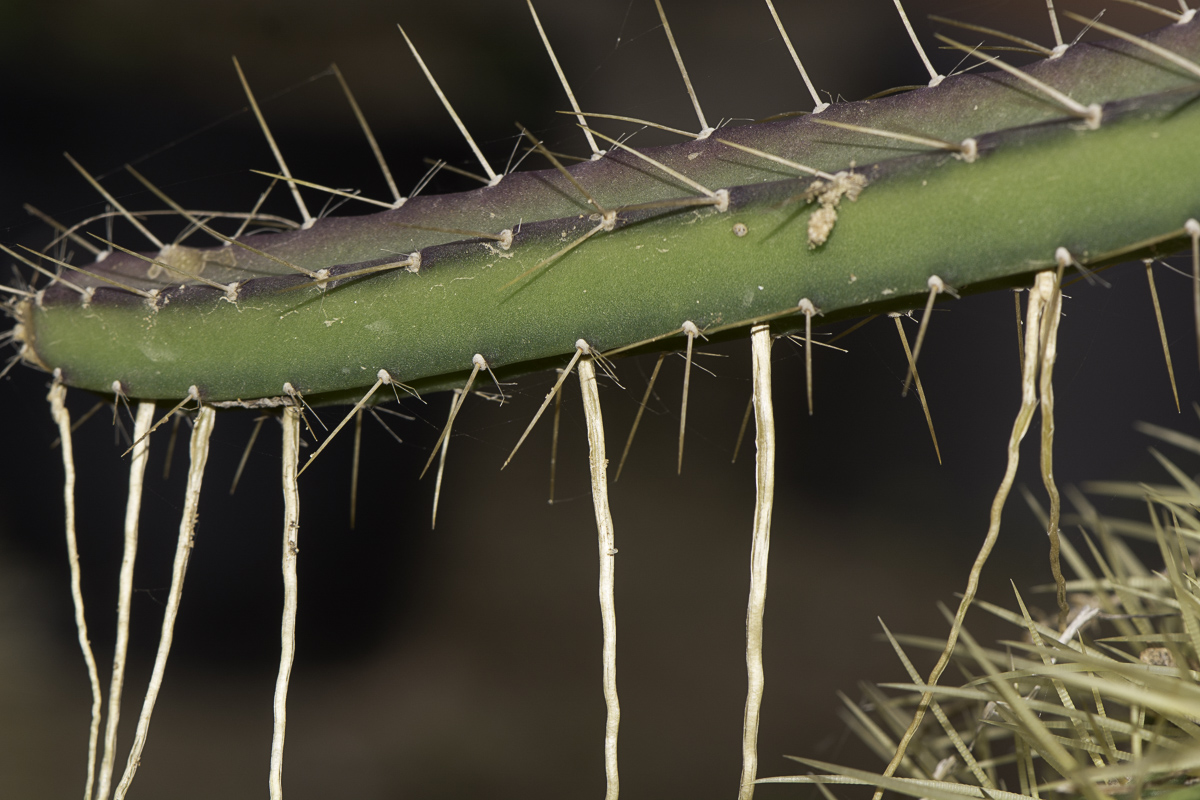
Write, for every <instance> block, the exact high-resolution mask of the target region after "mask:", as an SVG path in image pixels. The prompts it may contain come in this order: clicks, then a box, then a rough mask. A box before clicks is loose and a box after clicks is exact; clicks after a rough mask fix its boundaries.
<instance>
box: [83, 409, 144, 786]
mask: <svg viewBox="0 0 1200 800" xmlns="http://www.w3.org/2000/svg"><path fill="white" fill-rule="evenodd" d="M153 420H154V403H147V402H142V403H138V408H137V416H136V417H135V418H134V424H133V439H134V441H135V442H136V444H135V445H134V446H133V458H131V459H130V461H129V497H128V499H127V500H126V503H125V552H124V553H123V554H122V556H121V576H120V578H119V582H118V587H117V642H116V647H115V648H114V651H113V670H112V681H111V682H110V683H109V686H108V724H107V725H105V728H104V758H103V759H102V760H101V762H100V779H99V781H98V782H97V784H96V798H97V800H108V792H109V788H110V787H111V785H112V774H113V764H114V762H115V759H116V757H117V725H118V724H119V723H120V721H121V690H122V689H123V688H124V686H125V658H126V655H127V654H128V651H129V609H130V604H131V602H132V600H133V564H134V562H135V561H136V560H137V545H138V517H139V515H140V513H141V509H142V485H143V481H144V479H145V476H146V461H147V459H148V458H149V455H150V439H149V438H148V437H147V434H148V433H149V431H150V423H151V422H152V421H153Z"/></svg>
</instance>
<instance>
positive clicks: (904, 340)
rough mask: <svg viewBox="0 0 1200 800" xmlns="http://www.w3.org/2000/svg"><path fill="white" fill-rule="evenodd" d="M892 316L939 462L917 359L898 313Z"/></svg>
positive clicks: (938, 451)
mask: <svg viewBox="0 0 1200 800" xmlns="http://www.w3.org/2000/svg"><path fill="white" fill-rule="evenodd" d="M892 318H893V319H895V320H896V332H897V333H899V334H900V344H902V345H904V355H905V357H906V358H907V359H908V370H909V372H910V373H911V374H912V376H913V379H914V380H915V381H916V384H917V397H919V398H921V408H922V410H924V412H925V424H926V425H928V426H929V438H931V439H933V451H934V452H935V453H937V460H938V463H939V464H941V463H942V450H941V448H940V447H938V440H937V433H935V432H934V430H933V416H932V415H931V414H930V413H929V403H928V401H926V399H925V387H923V386H922V385H921V375H920V373H918V372H917V361H916V359H915V358H913V352H912V350H910V349H909V348H908V335H907V334H905V332H904V326H903V325H902V324H901V323H900V315H899V314H893V315H892Z"/></svg>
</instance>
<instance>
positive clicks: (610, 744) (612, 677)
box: [579, 358, 621, 800]
mask: <svg viewBox="0 0 1200 800" xmlns="http://www.w3.org/2000/svg"><path fill="white" fill-rule="evenodd" d="M579 387H580V390H581V391H582V393H583V410H584V414H585V415H586V416H587V429H588V456H589V459H588V460H589V462H590V464H591V473H592V505H593V507H594V508H595V512H596V532H597V533H598V534H599V535H598V545H599V552H600V619H601V622H602V624H603V627H604V656H603V658H604V703H605V705H606V706H607V707H608V721H607V722H606V723H605V726H604V774H605V776H606V778H607V783H608V789H607V791H606V792H605V795H604V797H605V800H617V795H618V794H619V792H620V779H619V777H618V774H617V730H618V729H619V728H620V725H621V704H620V702H619V701H618V699H617V606H616V598H615V596H614V592H613V586H614V581H613V578H614V575H615V569H616V555H617V549H616V547H615V546H614V543H613V521H612V512H611V511H610V509H609V506H608V458H607V456H606V455H605V452H604V418H603V417H602V416H601V414H600V391H599V388H598V387H597V385H596V366H595V363H594V362H593V361H592V359H590V358H585V359H583V360H582V361H580V362H579Z"/></svg>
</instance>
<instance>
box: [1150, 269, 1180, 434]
mask: <svg viewBox="0 0 1200 800" xmlns="http://www.w3.org/2000/svg"><path fill="white" fill-rule="evenodd" d="M1143 263H1144V264H1145V265H1146V280H1147V282H1149V284H1150V300H1151V301H1152V302H1153V303H1154V318H1155V319H1156V320H1157V321H1158V337H1159V339H1161V340H1162V348H1163V358H1165V359H1166V361H1167V377H1168V378H1170V379H1171V394H1173V395H1174V396H1175V412H1176V413H1179V411H1180V409H1179V389H1178V388H1177V387H1176V386H1175V366H1174V365H1173V364H1172V363H1171V346H1170V345H1169V344H1168V343H1167V328H1166V326H1165V325H1164V324H1163V315H1162V306H1160V305H1159V303H1158V289H1157V288H1156V287H1155V286H1154V259H1152V258H1147V259H1145V260H1144V261H1143Z"/></svg>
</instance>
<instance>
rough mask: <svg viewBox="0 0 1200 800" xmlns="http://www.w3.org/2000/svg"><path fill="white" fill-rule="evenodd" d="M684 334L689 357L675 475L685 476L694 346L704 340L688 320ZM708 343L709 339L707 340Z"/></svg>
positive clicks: (685, 367)
mask: <svg viewBox="0 0 1200 800" xmlns="http://www.w3.org/2000/svg"><path fill="white" fill-rule="evenodd" d="M682 329H683V332H684V333H685V334H687V357H686V361H685V365H684V368H683V403H682V405H681V408H680V411H679V460H678V461H677V462H676V465H675V474H676V475H682V474H683V436H684V433H686V432H687V410H688V388H689V385H690V384H691V380H692V346H693V344H694V343H695V341H696V337H697V336H699V337H701V338H704V334H702V333H700V329H699V328H697V327H696V323H694V322H692V321H691V320H688V321H686V322H684V323H683V326H682ZM706 341H707V339H706Z"/></svg>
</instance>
